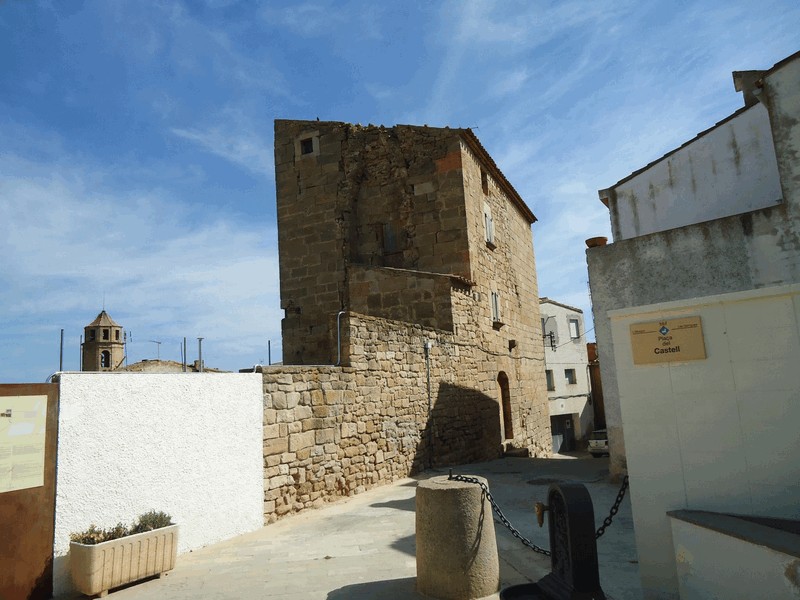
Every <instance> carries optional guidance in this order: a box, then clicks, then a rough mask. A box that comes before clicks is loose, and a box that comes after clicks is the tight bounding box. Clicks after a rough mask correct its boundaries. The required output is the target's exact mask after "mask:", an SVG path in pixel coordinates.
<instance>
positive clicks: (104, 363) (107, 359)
mask: <svg viewBox="0 0 800 600" xmlns="http://www.w3.org/2000/svg"><path fill="white" fill-rule="evenodd" d="M110 366H111V353H110V352H109V351H108V350H103V351H102V352H101V353H100V367H101V368H103V369H108V368H109V367H110Z"/></svg>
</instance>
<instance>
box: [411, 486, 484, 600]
mask: <svg viewBox="0 0 800 600" xmlns="http://www.w3.org/2000/svg"><path fill="white" fill-rule="evenodd" d="M477 479H478V480H480V481H481V482H482V483H486V480H485V479H483V478H482V477H478V478H477ZM416 533H417V591H418V592H420V593H421V594H425V595H426V596H429V597H431V598H438V599H440V600H470V599H473V598H483V597H484V596H490V595H491V594H494V593H496V592H497V590H498V589H499V587H500V567H499V563H498V559H497V540H496V539H495V533H494V520H493V519H492V507H491V505H490V504H489V500H488V499H486V498H485V497H484V496H483V493H482V490H481V488H480V486H478V485H476V484H474V483H465V482H461V481H452V480H449V479H448V478H447V477H446V476H442V477H434V478H432V479H428V480H427V481H422V482H420V484H419V485H418V486H417V523H416Z"/></svg>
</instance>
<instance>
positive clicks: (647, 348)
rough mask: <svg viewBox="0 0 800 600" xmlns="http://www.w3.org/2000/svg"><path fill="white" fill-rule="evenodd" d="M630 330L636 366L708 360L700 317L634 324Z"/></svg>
mask: <svg viewBox="0 0 800 600" xmlns="http://www.w3.org/2000/svg"><path fill="white" fill-rule="evenodd" d="M630 330H631V347H632V350H633V364H635V365H649V364H654V363H665V362H682V361H686V360H701V359H703V358H705V357H706V346H705V343H704V341H703V325H702V323H701V321H700V317H685V318H682V319H664V320H661V321H650V322H648V323H635V324H633V325H631V326H630Z"/></svg>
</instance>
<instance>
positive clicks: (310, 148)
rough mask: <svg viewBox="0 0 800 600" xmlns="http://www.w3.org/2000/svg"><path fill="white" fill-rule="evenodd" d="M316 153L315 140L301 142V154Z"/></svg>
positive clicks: (308, 139) (307, 139)
mask: <svg viewBox="0 0 800 600" xmlns="http://www.w3.org/2000/svg"><path fill="white" fill-rule="evenodd" d="M313 153H314V138H306V139H304V140H300V154H313Z"/></svg>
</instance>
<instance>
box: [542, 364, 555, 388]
mask: <svg viewBox="0 0 800 600" xmlns="http://www.w3.org/2000/svg"><path fill="white" fill-rule="evenodd" d="M544 374H545V376H546V377H547V391H548V392H555V391H556V382H555V379H553V370H552V369H547V370H546V371H545V372H544Z"/></svg>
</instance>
